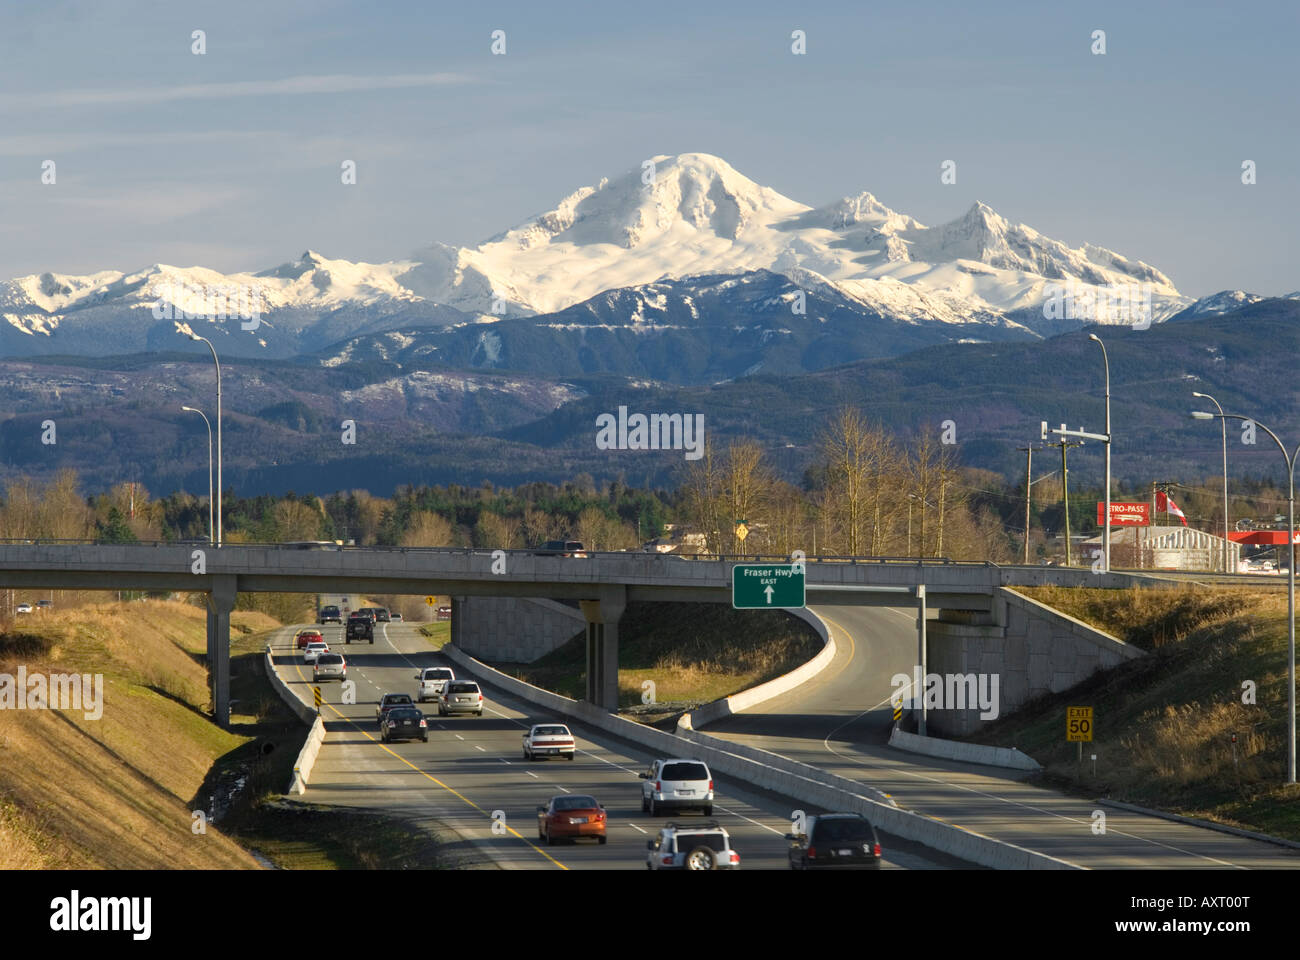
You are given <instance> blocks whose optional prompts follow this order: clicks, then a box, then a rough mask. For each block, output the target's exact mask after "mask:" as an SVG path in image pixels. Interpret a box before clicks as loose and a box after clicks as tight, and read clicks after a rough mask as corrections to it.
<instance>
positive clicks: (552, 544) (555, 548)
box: [533, 540, 587, 557]
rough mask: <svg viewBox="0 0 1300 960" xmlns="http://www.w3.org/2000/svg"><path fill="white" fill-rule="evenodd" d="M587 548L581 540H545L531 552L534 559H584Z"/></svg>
mask: <svg viewBox="0 0 1300 960" xmlns="http://www.w3.org/2000/svg"><path fill="white" fill-rule="evenodd" d="M586 555H587V548H586V547H584V546H583V545H582V541H581V540H547V541H546V542H545V543H544V544H542V545H541V546H540V547H538V548H537V549H536V550H534V551H533V556H536V557H585V556H586Z"/></svg>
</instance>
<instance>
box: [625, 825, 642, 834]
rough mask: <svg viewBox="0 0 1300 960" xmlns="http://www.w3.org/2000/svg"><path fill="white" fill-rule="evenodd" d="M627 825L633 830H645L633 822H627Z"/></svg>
mask: <svg viewBox="0 0 1300 960" xmlns="http://www.w3.org/2000/svg"><path fill="white" fill-rule="evenodd" d="M628 826H629V827H631V828H632V829H633V830H636V831H637V832H638V833H645V832H646V831H645V830H642V829H641V828H640V827H638V826H637V825H636V824H635V823H629V824H628Z"/></svg>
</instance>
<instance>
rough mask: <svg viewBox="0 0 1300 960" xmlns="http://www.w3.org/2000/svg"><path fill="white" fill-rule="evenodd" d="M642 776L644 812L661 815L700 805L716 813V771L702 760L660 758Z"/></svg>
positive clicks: (711, 812)
mask: <svg viewBox="0 0 1300 960" xmlns="http://www.w3.org/2000/svg"><path fill="white" fill-rule="evenodd" d="M640 777H641V779H642V780H644V781H645V783H643V784H641V810H642V812H643V813H648V814H650V816H652V817H657V816H659V815H660V814H662V813H664V812H665V811H667V810H683V809H699V810H703V811H704V815H705V816H706V817H709V816H712V815H713V774H711V773H710V772H709V767H708V765H707V764H706V763H704V762H703V761H702V760H684V759H680V758H678V759H673V760H656V761H654V762H653V763H651V764H650V769H648V770H646V771H644V772H643V773H641V774H640Z"/></svg>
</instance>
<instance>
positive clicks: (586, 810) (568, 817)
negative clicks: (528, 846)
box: [537, 793, 606, 846]
mask: <svg viewBox="0 0 1300 960" xmlns="http://www.w3.org/2000/svg"><path fill="white" fill-rule="evenodd" d="M605 821H606V816H605V808H604V807H602V806H601V805H600V801H599V800H597V799H596V798H595V797H592V796H588V795H587V794H584V793H565V794H561V795H560V796H558V797H551V799H550V800H548V801H547V802H546V803H544V804H542V805H541V806H539V807H538V808H537V839H538V840H545V841H546V843H547V846H550V845H551V844H553V843H555V841H556V840H577V839H578V838H579V837H595V838H596V842H597V843H604V842H605V840H606V837H605Z"/></svg>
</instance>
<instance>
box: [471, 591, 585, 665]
mask: <svg viewBox="0 0 1300 960" xmlns="http://www.w3.org/2000/svg"><path fill="white" fill-rule="evenodd" d="M454 607H455V609H454V613H453V627H452V629H453V630H455V631H456V636H455V640H456V644H457V645H458V646H459V647H460V648H461V649H463V650H465V651H466V652H468V653H469V654H471V655H472V656H475V657H480V658H482V659H484V660H495V661H497V662H500V663H532V662H533V661H534V660H536V659H538V658H539V657H543V656H545V655H546V654H548V653H550V652H551V651H552V650H554V649H555V648H556V647H559V646H562V645H564V644H565V643H568V642H569V641H570V640H572V639H573V637H574V635H575V634H578V633H581V632H582V631H583V629H584V628H585V627H586V625H587V621H586V620H585V619H584V618H583V616H582V611H581V610H579V609H577V608H576V607H570V606H567V605H565V604H563V603H556V602H555V601H554V600H530V599H526V598H521V597H457V598H456V601H455V605H454Z"/></svg>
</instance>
